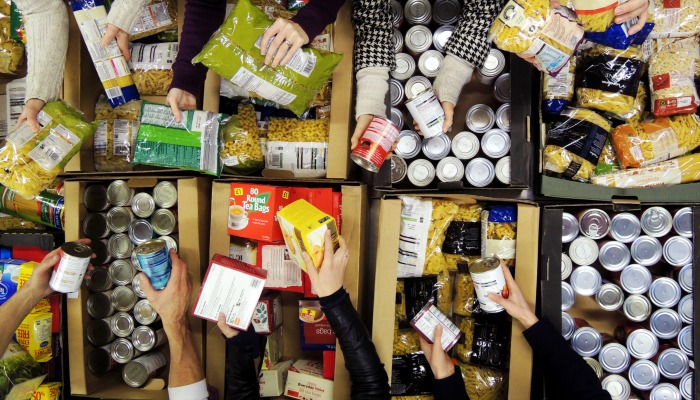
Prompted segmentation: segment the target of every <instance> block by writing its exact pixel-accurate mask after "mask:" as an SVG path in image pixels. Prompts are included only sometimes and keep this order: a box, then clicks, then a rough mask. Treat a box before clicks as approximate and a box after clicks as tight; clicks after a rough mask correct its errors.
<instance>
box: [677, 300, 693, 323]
mask: <svg viewBox="0 0 700 400" xmlns="http://www.w3.org/2000/svg"><path fill="white" fill-rule="evenodd" d="M678 315H679V316H680V319H681V321H683V322H684V323H686V324H692V323H693V295H692V294H688V295H685V296H683V298H681V300H680V301H679V302H678Z"/></svg>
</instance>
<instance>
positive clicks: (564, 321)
mask: <svg viewBox="0 0 700 400" xmlns="http://www.w3.org/2000/svg"><path fill="white" fill-rule="evenodd" d="M574 330H576V326H575V324H574V318H573V317H572V316H571V315H569V313H567V312H563V311H562V313H561V335H562V336H563V337H564V340H567V341H568V340H569V339H571V337H572V336H574Z"/></svg>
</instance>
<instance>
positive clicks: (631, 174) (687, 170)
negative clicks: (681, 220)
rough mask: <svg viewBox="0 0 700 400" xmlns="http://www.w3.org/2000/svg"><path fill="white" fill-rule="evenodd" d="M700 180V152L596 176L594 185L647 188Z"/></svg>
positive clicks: (592, 181) (593, 181)
mask: <svg viewBox="0 0 700 400" xmlns="http://www.w3.org/2000/svg"><path fill="white" fill-rule="evenodd" d="M697 181H700V154H691V155H689V156H684V157H679V158H676V159H674V160H668V161H664V162H660V163H658V164H654V165H649V166H646V167H641V168H630V169H626V170H622V171H618V172H613V173H610V174H607V175H600V176H594V177H593V179H592V180H591V183H592V184H594V185H600V186H608V187H617V188H645V187H658V186H670V185H678V184H681V183H690V182H697Z"/></svg>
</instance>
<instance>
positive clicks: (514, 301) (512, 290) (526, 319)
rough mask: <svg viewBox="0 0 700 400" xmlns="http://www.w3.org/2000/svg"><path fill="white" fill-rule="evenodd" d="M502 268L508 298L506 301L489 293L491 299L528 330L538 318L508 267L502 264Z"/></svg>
mask: <svg viewBox="0 0 700 400" xmlns="http://www.w3.org/2000/svg"><path fill="white" fill-rule="evenodd" d="M501 268H503V275H505V277H506V285H507V286H508V291H509V295H508V298H507V299H505V298H503V297H501V296H499V295H497V294H495V293H489V295H488V296H489V299H490V300H491V301H493V302H495V303H498V304H499V305H501V306H502V307H503V308H505V309H506V312H507V313H508V314H509V315H510V316H511V317H513V318H515V319H517V320H518V321H519V322H520V323H521V324H522V325H523V328H525V329H528V328H529V327H531V326H532V325H535V324H536V323H537V321H538V319H537V316H535V313H534V312H532V309H531V308H530V305H529V304H527V301H525V297H524V296H523V292H521V291H520V288H519V287H518V285H517V284H516V283H515V279H513V275H511V274H510V270H509V269H508V267H506V266H505V264H503V263H501Z"/></svg>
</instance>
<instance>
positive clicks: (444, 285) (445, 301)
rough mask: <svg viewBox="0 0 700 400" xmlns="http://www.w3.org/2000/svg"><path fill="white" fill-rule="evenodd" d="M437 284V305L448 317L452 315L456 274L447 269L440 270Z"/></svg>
mask: <svg viewBox="0 0 700 400" xmlns="http://www.w3.org/2000/svg"><path fill="white" fill-rule="evenodd" d="M435 286H436V288H437V303H436V304H435V307H437V309H438V310H440V312H441V313H443V314H445V315H447V316H448V317H450V316H452V292H453V288H454V276H453V275H452V274H450V273H449V272H447V271H442V272H440V274H439V275H438V276H437V283H436V284H435Z"/></svg>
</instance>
